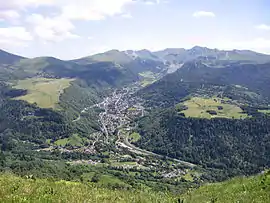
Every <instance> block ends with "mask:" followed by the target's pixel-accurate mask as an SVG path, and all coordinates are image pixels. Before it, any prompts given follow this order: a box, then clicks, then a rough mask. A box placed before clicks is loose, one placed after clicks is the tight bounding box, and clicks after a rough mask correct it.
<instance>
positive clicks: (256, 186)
mask: <svg viewBox="0 0 270 203" xmlns="http://www.w3.org/2000/svg"><path fill="white" fill-rule="evenodd" d="M182 200H184V203H206V202H209V203H232V202H238V203H251V202H254V203H269V202H270V172H268V173H267V174H265V175H260V176H255V177H249V178H244V177H242V178H234V179H232V180H229V181H226V182H222V183H215V184H209V185H204V186H202V187H200V188H199V189H197V190H194V191H191V192H189V193H188V194H185V195H184V196H183V197H182Z"/></svg>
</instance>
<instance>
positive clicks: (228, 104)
mask: <svg viewBox="0 0 270 203" xmlns="http://www.w3.org/2000/svg"><path fill="white" fill-rule="evenodd" d="M178 105H180V106H181V105H184V106H185V107H187V109H186V110H183V111H181V112H182V113H184V114H185V116H186V117H197V118H208V119H211V118H231V119H232V118H234V119H244V118H247V117H248V115H247V114H244V113H243V110H242V109H241V108H240V107H239V106H237V105H236V104H233V102H232V101H231V100H229V99H221V98H217V97H213V98H202V97H192V98H191V99H189V100H187V101H185V102H183V103H180V104H178ZM176 108H177V106H176Z"/></svg>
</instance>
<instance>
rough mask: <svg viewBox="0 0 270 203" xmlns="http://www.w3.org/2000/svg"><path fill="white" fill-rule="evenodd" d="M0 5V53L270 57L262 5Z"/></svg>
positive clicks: (213, 0)
mask: <svg viewBox="0 0 270 203" xmlns="http://www.w3.org/2000/svg"><path fill="white" fill-rule="evenodd" d="M0 1H1V3H0V48H2V49H4V50H7V51H10V52H12V53H17V54H20V55H24V56H28V57H36V56H54V57H58V58H61V59H73V58H79V57H82V56H87V55H91V54H94V53H98V52H104V51H106V50H109V49H119V50H126V49H135V50H138V49H150V50H160V49H164V48H191V47H193V46H195V45H200V46H207V47H210V48H219V49H234V48H235V49H252V50H255V51H258V52H263V53H269V54H270V1H269V0H185V1H184V0H136V1H135V0H23V1H22V0H8V1H6V0H0Z"/></svg>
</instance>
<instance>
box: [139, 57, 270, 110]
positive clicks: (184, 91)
mask: <svg viewBox="0 0 270 203" xmlns="http://www.w3.org/2000/svg"><path fill="white" fill-rule="evenodd" d="M269 88H270V64H269V63H267V64H258V65H257V64H236V65H230V66H226V67H223V68H214V67H209V66H207V65H205V64H204V63H202V62H200V61H194V62H187V63H185V64H184V66H182V67H181V68H180V69H178V70H177V71H176V72H175V73H172V74H169V75H167V76H165V77H163V78H162V79H161V80H159V81H157V82H156V83H154V84H152V85H150V86H148V87H146V88H144V89H142V90H141V91H140V92H139V94H141V95H142V97H144V98H145V99H146V100H148V101H149V102H150V103H151V105H162V106H168V105H169V106H170V105H173V104H175V103H178V102H180V101H181V99H183V98H184V97H186V96H188V95H190V94H200V95H223V96H229V97H233V98H235V97H241V95H242V96H244V95H243V94H245V93H246V96H245V97H246V100H249V99H251V100H252V99H255V100H257V99H258V97H259V98H261V99H262V100H261V101H263V97H265V98H269V97H270V94H269V91H268V89H269ZM234 92H241V93H239V94H237V95H235V94H234ZM248 92H250V93H248ZM256 95H257V96H256ZM252 96H254V97H252ZM239 99H240V98H239ZM257 102H259V101H257ZM154 103H155V104H154Z"/></svg>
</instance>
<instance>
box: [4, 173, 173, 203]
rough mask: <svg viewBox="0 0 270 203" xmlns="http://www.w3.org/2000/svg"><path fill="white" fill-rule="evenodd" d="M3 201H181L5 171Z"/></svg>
mask: <svg viewBox="0 0 270 203" xmlns="http://www.w3.org/2000/svg"><path fill="white" fill-rule="evenodd" d="M0 202H3V203H5V202H35V203H36V202H71V203H73V202H91V203H92V202H93V203H94V202H102V203H114V202H117V203H118V202H119V203H124V202H132V203H148V202H149V203H151V202H155V203H167V202H168V203H169V202H177V199H175V198H174V197H172V196H170V195H168V194H165V193H154V192H151V191H133V190H113V189H106V188H101V187H98V186H96V185H94V184H82V183H75V182H68V181H58V182H54V181H50V180H45V179H44V180H43V179H37V180H33V179H24V178H20V177H17V176H14V175H11V174H2V175H0Z"/></svg>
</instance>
